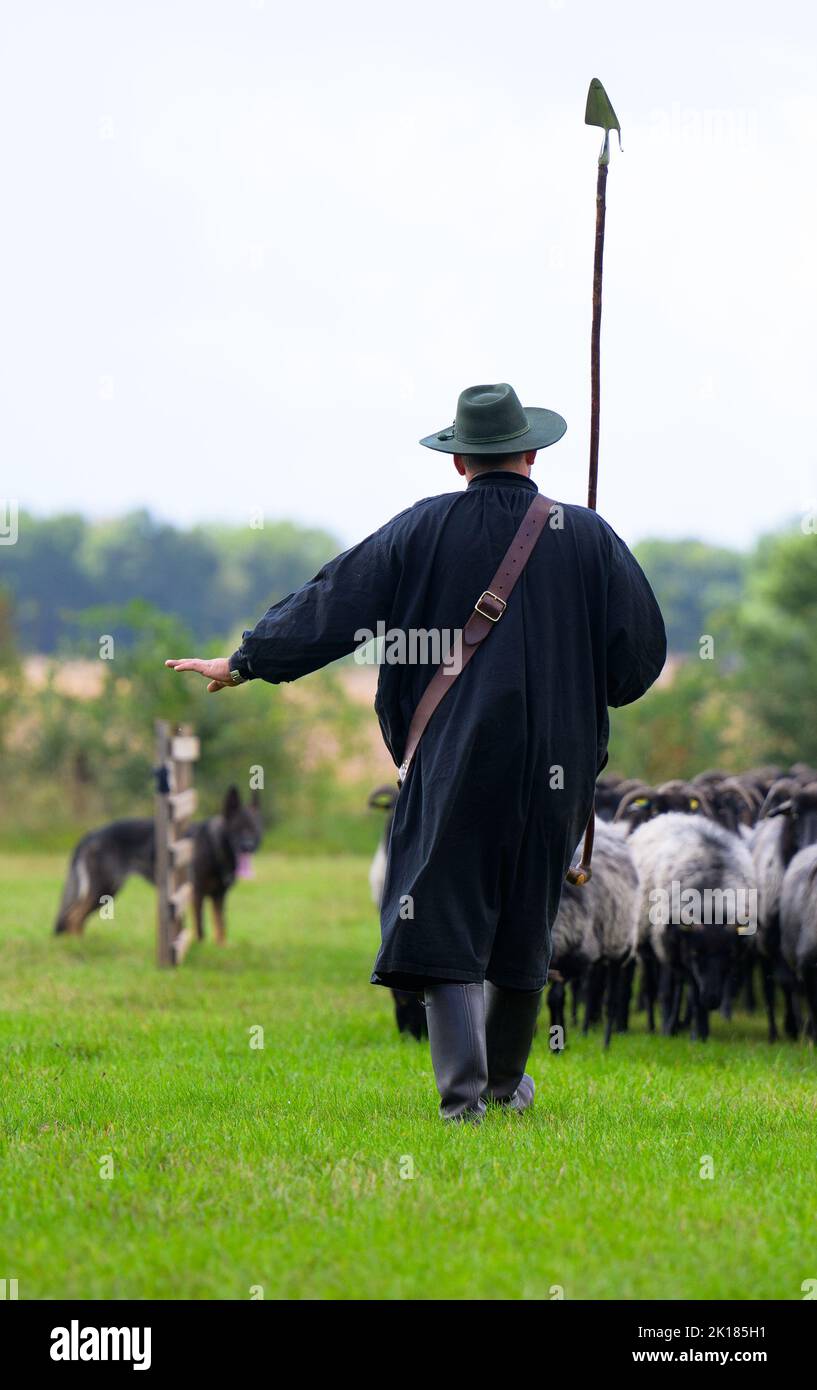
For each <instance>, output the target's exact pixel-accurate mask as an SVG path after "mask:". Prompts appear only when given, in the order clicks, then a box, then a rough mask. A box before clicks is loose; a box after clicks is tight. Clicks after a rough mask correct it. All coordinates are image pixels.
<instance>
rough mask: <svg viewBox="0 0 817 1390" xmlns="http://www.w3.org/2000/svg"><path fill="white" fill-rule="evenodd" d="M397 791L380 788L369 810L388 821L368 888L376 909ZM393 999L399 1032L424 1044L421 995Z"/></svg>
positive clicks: (400, 992)
mask: <svg viewBox="0 0 817 1390" xmlns="http://www.w3.org/2000/svg"><path fill="white" fill-rule="evenodd" d="M397 795H398V793H397V788H396V787H378V788H377V789H376V790H375V791H373V792H372V794H371V796H370V797H369V806H370V807H371V808H372V809H373V810H378V811H386V812H387V813H388V814H387V819H386V824H385V826H384V828H383V834H382V835H381V837H380V843H379V845H378V846H377V849H376V850H375V856H374V859H373V860H372V865H371V868H370V869H369V887H370V888H371V892H372V901H373V902H374V904H375V906H376V907H377V908H379V907H380V903H381V901H382V898H383V883H384V880H385V877H386V861H387V857H388V845H389V831H390V830H391V823H392V819H393V817H394V808H395V805H396V804H397ZM391 993H392V998H393V1000H394V1017H395V1021H396V1023H397V1027H398V1030H399V1031H400V1032H401V1033H411V1035H412V1037H414V1038H416V1039H417V1041H418V1042H421V1041H422V1039H423V1038H427V1037H428V1024H427V1022H426V1011H425V1007H424V1005H423V1002H422V1000H421V999H420V997H419V995H417V994H411V993H409V991H407V990H405V989H393V990H392V992H391Z"/></svg>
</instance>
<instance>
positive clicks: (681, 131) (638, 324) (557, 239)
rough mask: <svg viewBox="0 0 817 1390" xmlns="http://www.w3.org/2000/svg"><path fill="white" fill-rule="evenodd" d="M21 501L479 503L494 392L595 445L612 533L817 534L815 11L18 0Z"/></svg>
mask: <svg viewBox="0 0 817 1390" xmlns="http://www.w3.org/2000/svg"><path fill="white" fill-rule="evenodd" d="M0 15H2V20H1V21H0V23H1V24H2V33H1V34H0V115H2V129H3V139H2V148H1V149H0V170H1V171H2V190H3V214H2V223H1V224H0V243H2V276H3V281H4V284H3V295H2V304H3V307H2V313H1V314H0V343H1V345H2V346H1V348H0V350H1V352H2V362H1V363H0V381H1V383H2V386H1V389H2V410H0V442H1V443H2V457H1V458H0V497H2V496H11V497H16V498H19V500H20V503H21V505H24V506H27V507H30V508H32V509H34V510H36V511H38V512H41V513H47V512H54V511H58V510H63V509H68V508H70V509H75V510H82V511H84V512H86V513H88V514H90V515H93V516H110V515H113V514H118V513H120V512H122V511H124V510H125V509H127V508H131V507H136V506H142V505H147V506H149V507H150V508H151V509H152V510H153V511H155V512H157V513H158V514H160V515H162V516H165V517H168V518H170V519H172V520H174V521H176V522H177V523H180V524H187V523H189V522H192V521H194V520H199V519H206V520H211V519H212V520H230V521H238V522H240V521H242V520H246V519H248V518H249V517H250V516H251V515H252V513H253V512H254V511H255V510H256V509H259V508H260V509H262V510H263V511H264V513H265V515H266V516H268V517H269V518H270V519H273V518H279V517H288V518H294V519H296V520H298V521H302V522H306V523H309V524H313V525H320V526H324V527H328V528H329V529H331V530H332V531H333V532H334V533H335V534H336V535H338V536H339V537H340V539H341V540H342V541H344V542H351V541H353V540H354V539H356V538H358V537H360V536H361V535H363V534H365V533H366V532H368V531H370V530H372V529H373V528H374V527H375V526H377V525H378V524H379V523H380V522H381V521H383V520H385V519H386V518H387V517H388V516H390V515H392V514H393V513H395V512H396V511H399V510H400V509H402V508H403V507H404V506H406V505H408V504H409V503H410V502H412V501H414V500H415V499H416V498H417V497H422V496H427V495H429V494H430V493H435V492H440V491H444V490H447V489H449V488H451V487H456V486H460V484H459V481H458V480H457V479H456V477H455V475H454V472H453V464H452V463H451V461H450V460H449V459H448V458H447V457H446V456H444V455H437V454H433V453H430V452H428V451H427V450H425V449H422V448H420V447H419V446H418V444H417V440H418V438H419V437H420V436H421V435H424V434H427V433H429V432H431V431H432V430H435V429H437V428H439V427H442V426H443V425H446V424H448V423H449V422H450V421H451V419H452V418H453V414H454V408H455V404H456V399H457V395H458V393H459V391H460V390H461V389H462V387H464V386H466V385H469V384H473V383H478V382H491V381H502V380H506V381H510V382H512V383H513V384H514V386H515V387H516V389H517V390H518V392H519V394H520V396H521V398H522V401H523V403H524V404H529V405H543V406H549V407H551V408H553V409H556V410H558V411H560V412H561V413H562V414H563V415H564V416H565V417H566V418H567V421H568V432H567V435H566V436H565V438H564V439H563V440H562V442H561V443H560V444H557V445H556V446H554V447H553V448H552V449H551V450H548V451H546V452H544V453H542V454H540V455H539V457H538V460H537V465H536V471H535V474H534V476H535V477H536V478H537V480H538V481H539V484H540V486H541V487H542V488H543V490H545V491H547V492H548V493H549V494H550V495H551V496H555V497H557V498H560V499H563V500H567V501H583V500H584V494H585V486H586V481H585V480H586V468H587V450H588V431H589V340H590V293H591V279H592V253H593V226H594V203H595V179H596V158H597V153H598V147H599V135H598V133H597V132H596V131H594V130H591V129H589V128H588V127H586V126H585V125H584V124H583V116H584V102H585V96H586V91H587V86H588V82H589V79H590V78H591V77H593V76H598V77H600V78H601V80H602V81H603V82H604V84H605V86H606V88H607V91H608V93H609V95H610V97H611V99H612V101H613V103H614V105H615V107H616V109H617V112H618V115H619V118H620V120H621V125H622V132H623V144H624V153H623V154H621V155H620V154H619V153H618V149H617V147H615V148H614V150H613V155H612V161H611V170H610V176H609V182H608V215H607V246H606V260H605V285H604V292H605V304H604V323H603V334H602V357H603V383H602V421H601V465H600V487H599V508H600V510H601V511H602V512H603V513H604V514H605V515H606V516H607V517H608V518H609V519H610V521H611V522H612V523H613V525H614V526H615V527H616V529H617V530H619V531H620V532H621V533H622V534H623V535H624V536H625V537H626V538H627V539H628V540H630V541H633V540H636V539H638V538H640V537H644V536H647V535H660V536H675V537H677V536H683V535H689V534H697V535H701V536H703V537H705V538H707V539H710V540H720V541H724V542H727V543H730V544H735V545H740V546H744V545H748V544H749V543H750V542H751V541H752V539H753V538H754V537H755V536H756V535H757V534H758V533H759V532H760V531H762V530H764V529H767V528H769V527H770V526H772V525H774V524H776V523H778V522H782V521H783V520H785V519H786V518H789V517H792V516H795V515H800V514H802V513H803V512H804V511H805V510H806V509H807V508H809V507H810V506H813V505H817V445H815V429H814V425H815V413H816V409H815V397H816V396H817V392H815V384H814V383H815V365H816V363H815V357H816V354H815V300H816V299H817V294H816V293H815V291H816V289H817V255H815V226H817V218H816V217H815V213H816V212H817V209H816V208H815V201H816V200H815V175H814V163H815V157H816V156H817V41H816V31H817V20H815V6H814V5H813V4H812V3H805V0H804V2H803V3H792V0H778V3H776V4H773V5H770V4H768V3H753V0H748V3H747V0H740V3H738V2H737V0H731V2H729V0H721V2H720V3H718V0H714V2H713V0H705V2H702V0H692V2H691V3H690V2H689V0H687V3H685V4H683V5H675V6H669V5H666V4H656V3H654V0H615V3H605V4H602V3H598V0H588V2H587V3H582V0H504V2H503V4H502V5H496V4H493V3H490V4H489V3H483V0H433V2H432V3H430V2H429V0H411V3H410V4H400V5H398V4H395V3H388V0H371V2H370V0H344V3H336V2H334V0H333V2H332V3H330V0H319V3H309V0H306V3H297V4H292V3H286V4H284V3H281V0H107V2H106V3H96V4H95V3H91V2H90V0H85V3H83V2H82V0H59V2H57V0H51V3H48V0H40V2H38V0H3V4H2V9H0Z"/></svg>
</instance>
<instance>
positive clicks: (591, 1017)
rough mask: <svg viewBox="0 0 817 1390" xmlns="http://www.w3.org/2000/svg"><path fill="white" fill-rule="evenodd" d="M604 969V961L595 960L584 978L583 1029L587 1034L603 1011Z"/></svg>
mask: <svg viewBox="0 0 817 1390" xmlns="http://www.w3.org/2000/svg"><path fill="white" fill-rule="evenodd" d="M605 974H606V967H605V964H604V961H602V960H596V961H594V962H593V964H592V965H591V966H590V968H589V970H588V972H587V974H586V976H585V999H584V1028H583V1029H582V1031H583V1032H584V1033H585V1034H587V1033H588V1032H589V1031H590V1026H591V1024H593V1023H598V1021H599V1019H600V1018H601V1016H602V1012H603V1009H604V980H605Z"/></svg>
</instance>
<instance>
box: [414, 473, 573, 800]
mask: <svg viewBox="0 0 817 1390" xmlns="http://www.w3.org/2000/svg"><path fill="white" fill-rule="evenodd" d="M555 506H556V503H555V502H551V500H550V498H549V497H543V496H542V494H541V493H537V495H536V497H534V499H533V501H532V502H531V504H530V506H529V507H528V510H527V511H526V513H525V516H524V518H523V520H522V524H521V526H520V527H519V530H518V531H517V533H516V535H515V536H514V538H513V540H512V541H511V544H510V546H509V547H508V550H507V551H506V552H505V555H504V556H503V558H502V563H501V564H500V566H499V569H498V570H497V572H496V574H495V575H494V577H493V579H492V580H491V584H490V587H489V588H487V589H483V591H482V593H481V594H480V596H479V598H478V599H477V601H476V603H475V604H474V609H473V612H472V613H471V616H470V617H469V619H468V621H467V623H466V624H465V628H464V629H463V634H462V635H463V647H462V660H461V661H460V663H459V666H458V667H453V666H438V667H437V670H436V671H435V672H434V675H433V676H432V677H431V680H430V681H429V683H428V685H427V686H426V688H425V690H424V691H423V694H422V696H421V698H420V703H419V704H418V706H417V708H416V710H415V711H414V714H413V715H412V719H411V723H410V725H409V731H408V737H407V739H406V746H405V749H404V751H403V761H402V763H401V764H400V769H399V771H398V774H397V779H398V782H399V783H400V785H401V786H402V784H403V782H404V781H405V779H406V774H407V773H408V770H409V768H410V766H411V760H412V758H413V757H414V754H415V753H416V752H417V746H418V744H419V742H420V739H421V738H422V736H423V734H424V733H425V730H426V728H427V726H428V722H429V720H430V719H431V716H432V715H433V714H434V712H435V710H436V709H437V706H438V705H439V704H440V701H441V700H442V699H443V698H444V696H446V695H447V694H448V692H449V690H450V689H451V687H452V685H453V684H454V681H455V680H456V679H457V676H458V675H460V674H461V672H462V671H464V670H465V667H466V666H467V665H468V662H469V661H470V660H471V657H472V656H473V655H474V653H475V651H476V650H477V648H478V647H479V645H480V644H481V643H482V642H484V641H485V638H486V637H487V636H488V633H489V632H490V631H491V629H492V627H493V626H494V624H495V623H498V622H499V621H500V619H501V618H502V615H503V613H504V612H505V609H506V608H507V606H508V599H509V597H510V595H511V592H512V590H513V588H514V585H515V584H516V582H517V580H518V579H519V576H520V574H521V573H522V571H523V569H524V568H525V565H526V564H527V563H528V560H529V559H530V557H531V555H532V554H533V551H534V547H535V545H536V542H537V541H538V539H539V537H540V536H541V534H542V532H543V530H544V529H545V526H546V524H547V521H548V517H549V516H550V513H551V509H552V508H553V507H555Z"/></svg>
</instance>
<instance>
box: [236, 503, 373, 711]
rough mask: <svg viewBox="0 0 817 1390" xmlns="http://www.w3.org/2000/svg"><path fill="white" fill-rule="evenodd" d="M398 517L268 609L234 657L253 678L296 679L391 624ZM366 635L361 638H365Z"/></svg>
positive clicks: (272, 679) (241, 668)
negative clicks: (383, 626) (382, 623)
mask: <svg viewBox="0 0 817 1390" xmlns="http://www.w3.org/2000/svg"><path fill="white" fill-rule="evenodd" d="M399 521H400V518H399V517H395V518H394V519H393V520H392V521H390V522H387V523H386V525H385V526H383V527H381V528H380V530H379V531H375V532H374V534H373V535H371V536H368V537H367V538H366V540H364V541H361V542H360V544H359V545H355V546H353V547H352V549H351V550H346V551H344V553H343V554H342V555H338V556H337V557H336V558H335V559H334V560H331V561H330V562H329V564H327V565H324V567H323V569H321V570H320V571H319V572H318V573H317V574H316V575H315V577H314V579H310V580H309V582H308V583H307V584H304V585H303V587H302V588H300V589H297V590H296V591H295V592H294V593H292V594H288V595H287V597H286V598H284V599H281V601H280V603H276V604H273V606H272V608H268V609H267V611H266V613H265V614H264V616H263V618H261V620H260V622H258V623H256V625H255V627H254V628H252V629H251V630H250V631H248V632H245V633H244V640H243V642H242V644H241V646H240V647H239V648H238V651H237V652H234V653H233V656H232V657H231V658H230V664H231V666H238V668H239V669H240V670H242V671H246V672H247V674H248V675H249V676H250V677H251V678H252V677H260V678H261V679H262V680H265V681H270V682H271V683H273V684H277V683H278V682H279V681H294V680H298V678H299V677H300V676H305V675H307V673H308V672H310V671H317V670H318V669H319V667H321V666H326V665H328V663H329V662H330V661H336V660H337V658H338V657H341V656H346V655H347V654H348V653H349V652H351V651H354V649H355V647H358V646H360V645H361V643H363V642H365V641H366V640H367V638H366V635H365V631H364V630H366V629H368V630H369V631H371V632H372V633H374V632H376V629H377V623H378V621H379V620H381V619H382V620H383V621H384V622H388V618H389V614H390V612H391V609H392V603H393V599H394V592H395V588H396V586H397V582H398V579H399V573H400V565H399V559H398V553H397V548H396V544H395V539H396V534H395V533H396V530H397V528H398V523H399ZM361 633H363V635H361Z"/></svg>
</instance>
